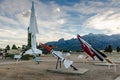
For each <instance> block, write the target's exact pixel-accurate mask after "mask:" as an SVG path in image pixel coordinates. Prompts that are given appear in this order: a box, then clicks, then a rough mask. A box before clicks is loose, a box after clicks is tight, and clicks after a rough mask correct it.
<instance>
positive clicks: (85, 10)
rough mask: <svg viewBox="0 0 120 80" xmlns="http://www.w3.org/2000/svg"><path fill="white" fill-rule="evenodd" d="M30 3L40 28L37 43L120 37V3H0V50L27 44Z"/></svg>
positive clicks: (19, 0) (73, 0)
mask: <svg viewBox="0 0 120 80" xmlns="http://www.w3.org/2000/svg"><path fill="white" fill-rule="evenodd" d="M31 1H34V3H35V13H36V16H37V23H38V28H39V34H37V42H43V43H45V42H48V41H57V40H59V39H60V38H64V39H71V38H76V35H77V34H80V35H85V34H88V33H94V34H109V35H111V34H120V1H119V0H0V47H3V48H4V47H6V45H8V44H9V45H13V44H16V45H17V46H21V45H23V44H27V28H28V26H29V18H30V13H31V11H30V9H31Z"/></svg>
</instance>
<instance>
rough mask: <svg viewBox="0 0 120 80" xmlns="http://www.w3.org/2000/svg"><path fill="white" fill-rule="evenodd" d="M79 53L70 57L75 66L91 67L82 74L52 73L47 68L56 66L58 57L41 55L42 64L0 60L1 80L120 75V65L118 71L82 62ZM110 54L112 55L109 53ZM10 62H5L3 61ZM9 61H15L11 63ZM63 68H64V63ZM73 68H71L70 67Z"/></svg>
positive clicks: (87, 79)
mask: <svg viewBox="0 0 120 80" xmlns="http://www.w3.org/2000/svg"><path fill="white" fill-rule="evenodd" d="M77 56H78V55H73V56H72V57H70V59H72V60H73V61H75V62H74V64H73V65H74V66H76V67H77V68H78V69H79V68H86V69H89V71H88V72H86V73H84V74H82V75H72V74H60V73H51V72H48V71H47V69H52V68H55V64H56V59H55V58H54V57H53V56H44V57H40V59H41V62H40V64H36V63H35V62H34V61H33V60H30V61H20V62H18V63H17V64H16V63H14V62H15V61H14V60H9V59H7V60H0V80H114V79H115V78H117V77H118V76H120V65H119V64H118V65H117V71H116V72H115V71H114V67H111V68H110V69H109V68H108V66H96V65H94V62H92V61H87V62H86V63H85V62H82V61H83V60H80V59H78V58H77ZM109 56H110V55H109ZM112 56H113V57H111V56H110V58H111V59H114V60H118V61H119V58H118V56H120V55H119V54H117V55H112ZM116 57H117V59H116ZM6 62H7V63H8V64H3V63H6ZM9 62H13V63H11V64H9ZM62 68H64V66H63V64H62ZM69 70H71V69H69Z"/></svg>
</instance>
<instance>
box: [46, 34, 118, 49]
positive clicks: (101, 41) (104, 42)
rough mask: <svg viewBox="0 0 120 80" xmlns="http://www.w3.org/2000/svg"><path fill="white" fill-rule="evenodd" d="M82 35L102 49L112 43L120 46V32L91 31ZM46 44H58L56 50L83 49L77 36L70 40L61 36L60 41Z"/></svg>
mask: <svg viewBox="0 0 120 80" xmlns="http://www.w3.org/2000/svg"><path fill="white" fill-rule="evenodd" d="M81 37H82V38H83V39H84V40H85V41H86V42H88V43H89V44H90V45H92V46H93V47H95V48H96V49H100V50H104V49H105V47H106V46H108V45H111V46H112V49H116V47H117V46H120V34H115V35H105V34H93V33H89V34H87V35H84V36H81ZM46 44H47V45H51V46H56V48H55V50H71V51H76V50H82V48H81V44H80V42H79V41H78V39H77V38H71V39H69V40H65V39H64V38H61V39H59V40H58V41H52V42H47V43H46Z"/></svg>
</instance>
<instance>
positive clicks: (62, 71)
mask: <svg viewBox="0 0 120 80" xmlns="http://www.w3.org/2000/svg"><path fill="white" fill-rule="evenodd" d="M47 71H49V72H54V73H62V74H84V73H85V72H87V71H88V69H82V68H81V69H78V71H74V70H69V69H48V70H47Z"/></svg>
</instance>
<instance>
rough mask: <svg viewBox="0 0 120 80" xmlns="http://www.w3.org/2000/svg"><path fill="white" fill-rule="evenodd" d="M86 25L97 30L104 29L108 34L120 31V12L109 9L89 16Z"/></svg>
mask: <svg viewBox="0 0 120 80" xmlns="http://www.w3.org/2000/svg"><path fill="white" fill-rule="evenodd" d="M85 26H86V27H88V28H93V29H96V30H103V31H104V32H105V33H107V34H118V33H120V13H116V12H115V11H107V12H104V13H101V14H97V15H95V16H93V17H91V18H89V19H88V20H87V21H86V23H85Z"/></svg>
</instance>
